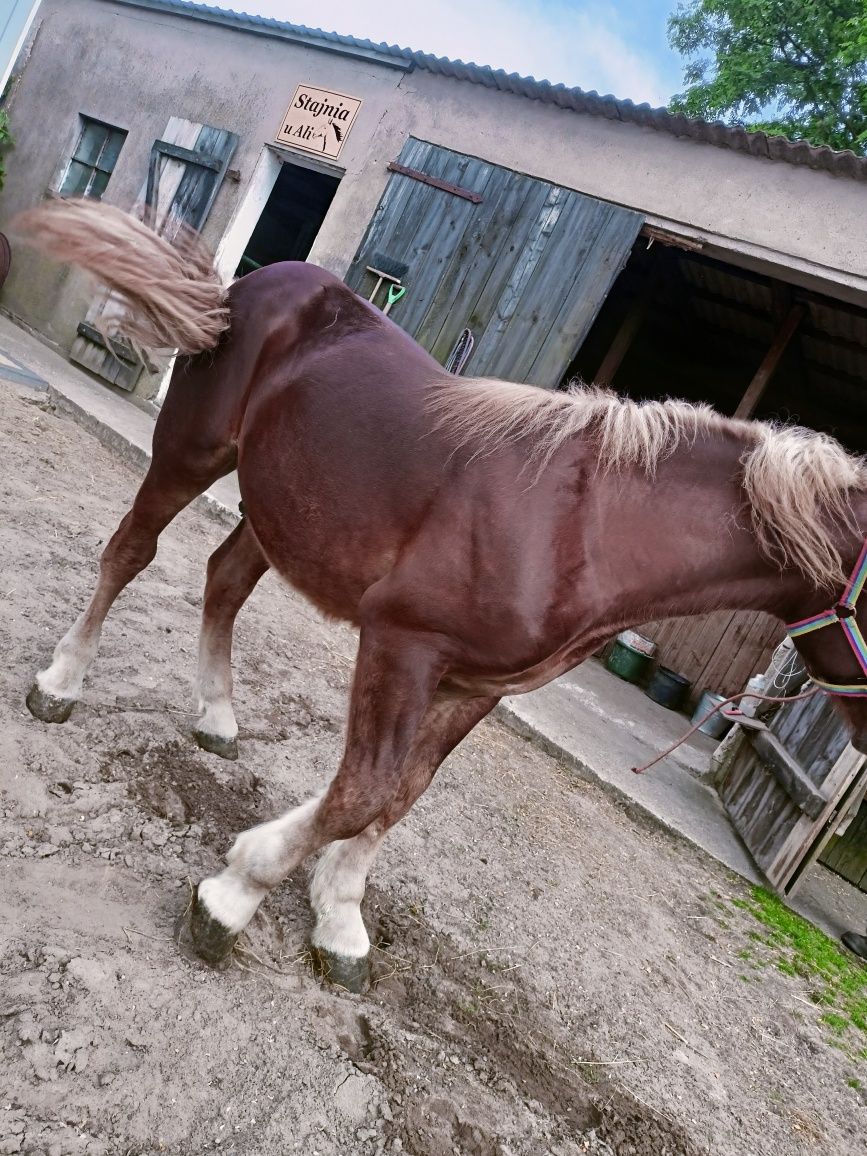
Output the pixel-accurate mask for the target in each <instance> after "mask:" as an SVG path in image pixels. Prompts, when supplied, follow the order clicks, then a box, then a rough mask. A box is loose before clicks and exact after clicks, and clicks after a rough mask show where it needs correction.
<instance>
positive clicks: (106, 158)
mask: <svg viewBox="0 0 867 1156" xmlns="http://www.w3.org/2000/svg"><path fill="white" fill-rule="evenodd" d="M125 140H126V133H125V132H124V130H123V129H120V128H114V127H113V126H112V125H110V124H103V123H102V121H99V120H90V118H89V117H86V116H83V117H82V118H81V135H80V136H79V138H78V144H77V145H76V146H75V150H74V151H73V154H72V159H71V160H70V162H69V167H68V168H67V170H66V173H65V175H64V177H63V180H62V182H61V184H60V195H61V196H62V197H94V198H95V199H96V200H99V198H100V197H101V196H102V194H103V193H104V192H105V186H106V185H107V184H108V178H109V177H110V176H111V174H112V170H113V169H114V166H115V165H116V164H117V158H118V156H119V155H120V150H121V148H122V147H123V142H124V141H125Z"/></svg>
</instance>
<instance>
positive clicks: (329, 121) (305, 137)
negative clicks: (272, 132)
mask: <svg viewBox="0 0 867 1156" xmlns="http://www.w3.org/2000/svg"><path fill="white" fill-rule="evenodd" d="M360 108H361V101H360V100H356V99H355V97H354V96H344V95H343V93H341V92H328V91H327V90H326V89H324V88H312V87H311V86H310V85H309V84H299V85H298V87H297V88H296V89H295V95H294V97H293V98H292V103H291V104H290V105H289V108H288V109H287V111H286V115H285V116H284V117H283V124H282V126H281V128H280V131H279V132H278V133H277V137H276V140H277V142H278V144H285V145H292V147H293V148H297V149H306V150H307V151H308V152H312V153H319V155H320V156H325V157H330V158H331V159H332V160H336V159H337V157H339V156H340V150H341V149H342V148H343V146H344V144H345V143H346V138H347V137H348V136H349V130H350V129H351V128H352V124H353V122H354V120H355V117H356V115H357V113H358V110H359V109H360Z"/></svg>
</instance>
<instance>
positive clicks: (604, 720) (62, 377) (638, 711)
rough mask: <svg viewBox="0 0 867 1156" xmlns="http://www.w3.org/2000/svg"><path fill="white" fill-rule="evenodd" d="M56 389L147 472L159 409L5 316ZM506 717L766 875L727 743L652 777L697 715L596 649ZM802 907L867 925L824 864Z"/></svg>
mask: <svg viewBox="0 0 867 1156" xmlns="http://www.w3.org/2000/svg"><path fill="white" fill-rule="evenodd" d="M4 378H5V379H6V380H7V381H8V382H10V383H16V384H19V385H21V384H24V385H27V386H29V387H31V388H43V389H46V390H48V392H49V393H50V395H51V398H52V401H53V403H54V404H55V405H56V407H57V408H58V409H59V410H61V411H62V412H65V413H68V414H70V415H71V416H72V417H73V418H74V419H75V420H76V421H77V422H79V423H80V424H81V425H83V426H84V427H85V428H86V429H88V430H90V431H91V432H92V433H93V434H95V436H96V437H98V438H99V440H100V441H102V442H103V443H104V444H106V445H108V446H110V447H111V448H113V449H114V450H116V451H117V452H118V453H119V454H120V455H121V456H122V457H123V458H124V459H125V460H127V461H129V462H131V463H133V464H135V465H137V466H138V467H139V468H141V469H142V470H144V469H146V468H147V464H148V462H149V461H150V446H151V438H152V434H153V425H154V412H152V411H150V410H149V409H147V408H140V407H139V406H137V405H134V404H133V403H132V402H131V401H130V400H129V399H128V398H127V397H125V396H124V395H122V394H121V393H120V392H119V391H115V390H113V389H111V388H110V387H108V386H104V385H101V384H99V383H98V382H97V381H95V380H94V379H93V378H91V377H90V376H89V375H88V374H86V373H84V372H82V371H80V370H78V369H76V367H75V366H73V365H71V364H70V363H69V362H68V361H67V360H66V359H65V358H64V357H62V356H61V355H60V354H58V353H57V352H56V351H54V350H52V349H50V348H49V347H48V346H46V345H45V344H43V343H41V342H40V341H39V340H38V339H37V338H35V337H34V336H32V335H31V334H29V333H27V332H26V331H25V330H23V329H22V328H20V327H19V326H17V325H15V324H14V323H13V322H11V321H10V320H9V319H8V318H7V317H4V316H2V315H0V387H2V382H3V380H4ZM239 499H240V493H239V490H238V483H237V478H236V476H235V475H234V474H232V475H231V476H229V477H227V478H223V479H221V481H219V482H218V483H217V484H216V485H215V486H213V487H212V488H211V489H210V490H209V491H208V492H207V493H206V494H203V495H202V497H201V498H199V499H197V504H199V505H202V506H203V507H204V508H205V509H206V510H207V511H208V512H209V513H211V514H212V515H214V516H216V517H218V518H220V519H221V520H222V521H224V522H226V523H227V524H230V525H234V524H235V523H236V522H237V521H238V512H237V511H238V501H239ZM499 715H500V717H501V718H502V719H503V721H504V722H506V723H507V724H508V725H509V726H511V727H513V728H514V729H515V730H517V731H519V732H520V733H521V734H523V735H524V736H525V737H527V738H529V739H531V740H532V741H534V742H536V743H538V744H539V745H541V746H542V747H544V748H545V749H546V750H547V751H548V752H549V753H550V754H552V755H553V756H555V757H556V758H558V759H560V760H561V761H562V762H564V763H565V764H566V765H568V766H570V767H572V768H573V769H574V770H575V771H576V772H577V773H578V774H581V775H583V776H585V777H587V778H590V779H592V780H594V781H596V782H598V783H600V784H601V785H602V786H603V787H604V788H605V789H607V790H608V791H610V792H611V793H613V794H614V795H616V796H617V797H618V798H619V799H621V801H623V802H625V803H626V805H628V806H630V807H634V808H635V809H636V810H637V811H638V812H639V813H641V814H642V815H644V816H646V817H649V818H651V819H652V820H653V821H655V822H656V823H658V824H661V825H662V826H663V827H665V828H666V829H667V830H669V831H671V832H672V833H674V834H676V835H678V836H680V837H681V838H684V839H687V840H688V841H689V842H691V843H693V844H695V845H696V846H697V847H700V848H701V849H702V850H703V851H705V852H707V853H708V854H710V855H712V856H713V857H714V858H715V859H717V860H718V861H719V862H720V863H722V864H724V865H725V866H726V867H728V868H729V869H730V870H732V871H735V872H737V873H738V874H739V875H741V876H743V877H744V878H746V879H748V880H750V881H752V882H762V877H761V875H760V874H759V872H758V871H757V869H756V867H755V865H754V864H753V861H752V859H751V858H750V856H749V854H748V853H747V851H746V849H745V848H744V846H743V844H742V843H741V841H740V839H739V838H738V836H737V835H736V834H735V832H734V829H733V828H732V826H731V824H730V823H729V820H728V817H727V815H726V812H725V810H724V809H723V807H722V804H721V803H720V800H719V796H718V795H717V793H716V791H715V790H714V789H713V787H712V786H711V785H710V781H709V780H710V774H711V769H710V756H711V752H712V751H713V749H714V747H715V745H716V744H715V742H714V741H713V740H711V739H709V738H707V737H706V736H705V735H702V734H695V735H693V736H692V737H691V738H689V739H688V740H687V741H686V742H685V743H684V744H683V746H681V747H680V748H679V749H678V750H677V751H676V752H675V753H674V754H673V755H671V756H669V757H668V758H666V759H665V760H663V761H662V762H661V763H659V764H657V766H655V767H654V768H652V769H651V770H649V771H648V772H647V773H646V774H644V775H641V776H639V775H635V774H633V773H632V770H631V768H632V767H633V766H636V765H640V764H641V763H644V762H646V761H648V760H649V759H651V758H653V757H654V755H656V754H658V753H659V752H660V751H662V750H665V749H666V747H668V746H670V745H671V743H673V742H674V741H675V740H676V739H678V738H680V737H681V735H683V733H684V732H685V731H686V730H687V729H688V727H689V725H690V724H689V721H688V719H687V718H686V717H685V716H684V715H680V714H676V713H674V712H672V711H669V710H666V709H665V708H664V707H661V706H658V705H657V704H656V703H654V702H652V701H651V700H650V699H649V698H647V696H646V695H645V694H643V693H642V692H641V691H640V690H639V689H638V688H637V687H634V686H632V685H630V684H629V683H626V682H623V681H622V680H621V679H619V678H617V677H616V676H614V675H613V674H610V673H609V672H608V671H607V670H606V669H605V668H604V667H603V666H602V665H601V664H600V663H599V662H597V661H596V660H595V659H591V660H590V661H588V662H586V663H584V664H583V665H582V666H580V667H579V668H578V669H577V670H575V671H572V672H571V673H570V674H568V675H565V676H564V677H563V678H559V679H557V680H556V681H555V682H552V683H549V684H548V686H545V687H542V688H541V689H540V690H537V691H534V692H533V693H532V694H527V695H520V696H517V697H515V698H508V699H504V700H503V702H502V703H501V704H500V707H499ZM789 903H790V905H791V906H792V907H793V908H794V909H795V910H796V911H798V912H800V913H801V914H802V915H804V916H805V917H806V918H807V919H810V920H811V921H812V922H813V923H815V924H817V925H818V926H820V927H822V928H823V930H825V931H826V932H827V933H828V934H829V935H832V936H834V937H837V936H839V935H840V934H841V932H843V931H846V930H852V929H854V930H859V931H863V929H864V927H865V925H867V895H865V894H863V893H862V892H860V891H858V890H857V889H856V888H855V887H851V886H850V885H849V884H847V883H845V882H844V881H843V880H842V879H840V878H839V877H838V876H836V875H834V874H833V872H831V871H829V870H827V868H825V867H823V866H821V865H817V866H815V867H813V868H811V869H810V870H809V871H808V872H806V876H805V880H804V882H803V883H802V885H801V888H800V890H799V891H798V892H797V894H796V895H795V896H793V897H791V898H790V900H789Z"/></svg>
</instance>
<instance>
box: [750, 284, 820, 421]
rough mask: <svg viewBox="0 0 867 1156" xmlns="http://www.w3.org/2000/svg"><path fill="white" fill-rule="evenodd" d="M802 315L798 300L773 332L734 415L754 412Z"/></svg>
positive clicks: (801, 307) (802, 311)
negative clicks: (766, 350) (760, 362)
mask: <svg viewBox="0 0 867 1156" xmlns="http://www.w3.org/2000/svg"><path fill="white" fill-rule="evenodd" d="M803 316H804V306H803V305H802V304H801V303H800V301H798V302H796V303H795V304H794V305H793V306H792V308H791V309H790V310H789V312H788V313H787V314H786V316H785V318H784V319H783V322H782V324H781V325H780V327H779V329H778V330H777V332H776V333H775V334H774V339H773V341H772V342H771V347H770V349H769V350H768V352H767V353H766V354H765V357H764V360H763V361H762V364H761V365H760V366H759V368H758V370H757V371H756V375H755V377H754V378H753V380H752V381H751V382H750V384H749V385H748V386H747V391H746V393H745V394H744V396H743V397H742V398H741V400H740V402H739V403H738V407H737V409H736V410H735V412H734V417H752V415H753V414H754V413H755V411H756V406H757V405H758V404H759V401H760V400H761V397H762V394H763V393H764V392H765V390H766V389H767V386H768V382H769V381H770V380H771V378H772V377H773V376H774V372H775V371H776V368H777V366H778V365H779V364H780V360H781V358H782V356H783V354H784V353H785V352H786V349H787V348H788V345H789V342H790V341H791V340H792V338H793V337H794V335H795V331H796V330H797V328H798V326H799V325H800V324H801V319H802V317H803Z"/></svg>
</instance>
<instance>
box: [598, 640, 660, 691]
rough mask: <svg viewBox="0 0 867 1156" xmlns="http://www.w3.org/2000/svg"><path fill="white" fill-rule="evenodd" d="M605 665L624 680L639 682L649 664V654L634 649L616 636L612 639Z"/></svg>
mask: <svg viewBox="0 0 867 1156" xmlns="http://www.w3.org/2000/svg"><path fill="white" fill-rule="evenodd" d="M605 665H606V667H607V668H608V670H610V671H611V673H612V674H616V675H617V677H618V678H622V679H625V680H626V682H641V680H642V679H643V678H644V676H645V674H647V671H648V668H649V666H650V655H649V654H644V653H643V652H642V651H640V650H636V649H635V647H634V646H630V645H629V644H628V643H626V642H623V641H621V639H620V637H619V636H618V637H617V638H615V639H614V643H613V645H612V647H611V653H610V654H609V655H608V658H607V660H606V662H605Z"/></svg>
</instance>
